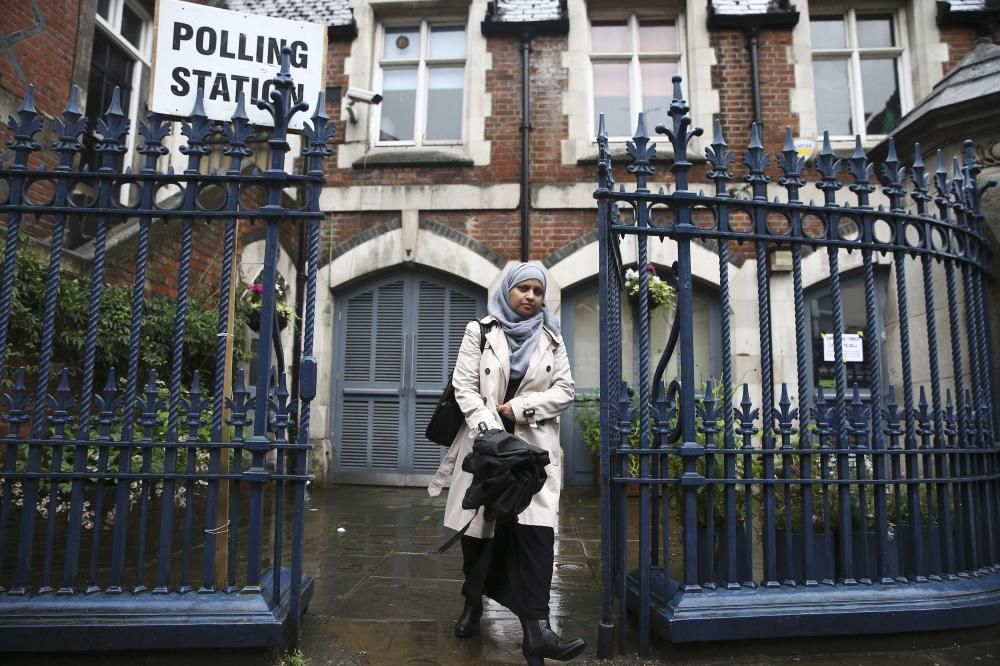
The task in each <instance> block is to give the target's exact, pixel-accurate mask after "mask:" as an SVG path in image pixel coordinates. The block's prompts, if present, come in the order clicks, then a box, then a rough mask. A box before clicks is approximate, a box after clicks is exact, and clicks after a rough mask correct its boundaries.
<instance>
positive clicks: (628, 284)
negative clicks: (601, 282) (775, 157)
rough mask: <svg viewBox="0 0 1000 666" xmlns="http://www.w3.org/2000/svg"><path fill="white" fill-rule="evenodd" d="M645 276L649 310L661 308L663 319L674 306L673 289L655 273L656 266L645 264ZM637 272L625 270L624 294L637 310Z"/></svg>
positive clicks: (632, 269) (633, 269)
mask: <svg viewBox="0 0 1000 666" xmlns="http://www.w3.org/2000/svg"><path fill="white" fill-rule="evenodd" d="M646 274H647V275H648V281H647V288H648V294H649V301H648V302H649V309H650V310H654V309H656V308H657V307H660V306H663V312H664V313H665V314H664V317H665V316H666V313H667V312H669V310H670V309H671V308H672V307H673V305H674V299H675V295H676V293H675V291H674V288H673V287H671V286H670V285H669V284H667V281H666V280H664V279H663V278H661V277H660V276H659V275H657V273H656V266H654V265H653V264H646ZM639 277H640V276H639V271H638V270H636V269H635V268H628V269H626V270H625V285H624V287H625V293H626V294H628V297H629V299H631V301H632V304H633V305H634V306H635V307H636V309H638V305H639Z"/></svg>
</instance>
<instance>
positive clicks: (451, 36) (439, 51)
mask: <svg viewBox="0 0 1000 666" xmlns="http://www.w3.org/2000/svg"><path fill="white" fill-rule="evenodd" d="M430 57H431V58H464V57H465V28H463V27H462V26H460V25H455V26H446V27H439V28H431V54H430Z"/></svg>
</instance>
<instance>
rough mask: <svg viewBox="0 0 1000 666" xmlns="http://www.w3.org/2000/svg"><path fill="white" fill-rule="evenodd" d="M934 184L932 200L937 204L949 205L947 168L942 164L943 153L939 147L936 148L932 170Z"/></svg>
mask: <svg viewBox="0 0 1000 666" xmlns="http://www.w3.org/2000/svg"><path fill="white" fill-rule="evenodd" d="M934 186H935V188H936V189H937V196H935V197H934V200H935V201H936V202H937V203H938V205H939V206H946V205H950V203H951V202H950V200H949V198H948V169H946V168H945V165H944V153H943V152H942V151H941V149H940V148H938V150H937V168H936V169H935V170H934Z"/></svg>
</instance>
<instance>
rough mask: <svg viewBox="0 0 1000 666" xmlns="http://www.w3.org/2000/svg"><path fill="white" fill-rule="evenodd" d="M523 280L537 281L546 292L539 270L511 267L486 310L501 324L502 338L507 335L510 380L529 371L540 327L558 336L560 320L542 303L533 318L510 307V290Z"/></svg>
mask: <svg viewBox="0 0 1000 666" xmlns="http://www.w3.org/2000/svg"><path fill="white" fill-rule="evenodd" d="M525 280H538V281H539V282H541V283H542V289H543V290H544V289H545V286H546V285H545V273H544V272H543V271H542V269H541V268H539V267H538V266H536V265H534V264H526V263H520V264H514V265H513V266H511V267H510V269H509V270H508V271H507V274H506V275H504V278H503V280H502V281H501V283H500V286H499V287H497V290H496V291H495V292H493V296H491V297H490V302H489V305H488V307H487V308H486V309H487V311H488V312H489V313H490V314H491V315H493V317H494V319H496V320H497V321H498V322H500V325H501V326H502V327H503V332H504V335H506V336H507V345H508V346H509V347H510V379H511V381H516V380H520V379H522V378H523V377H524V373H525V372H527V371H528V363H529V362H530V361H531V355H532V354H533V353H534V351H535V347H537V346H538V339H539V337H540V336H541V333H542V326H543V325H545V326H547V327H548V328H549V330H551V331H552V332H553V333H556V334H558V333H559V320H558V319H557V318H556V317H554V316H553V315H552V313H550V312H549V309H548V306H547V305H546V304H545V301H544V300H543V301H542V309H541V310H540V311H539V312H538V314H536V315H534V316H533V317H522V316H521V315H519V314H517V313H516V312H514V310H513V309H512V308H511V307H510V290H511V289H513V288H514V287H515V286H516V285H518V284H521V283H522V282H524V281H525Z"/></svg>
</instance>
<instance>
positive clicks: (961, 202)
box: [948, 155, 967, 224]
mask: <svg viewBox="0 0 1000 666" xmlns="http://www.w3.org/2000/svg"><path fill="white" fill-rule="evenodd" d="M948 190H949V192H950V193H951V198H952V202H953V206H952V207H953V208H954V209H955V212H956V216H955V217H956V219H957V220H958V223H959V224H965V223H966V222H967V220H966V219H965V216H964V215H963V213H964V212H965V208H966V206H965V204H966V200H965V173H964V172H963V171H962V163H961V162H959V160H958V155H955V156H953V157H952V158H951V180H950V181H948Z"/></svg>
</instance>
